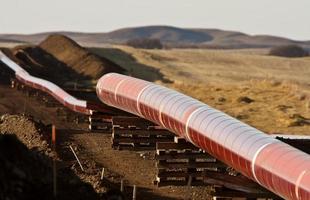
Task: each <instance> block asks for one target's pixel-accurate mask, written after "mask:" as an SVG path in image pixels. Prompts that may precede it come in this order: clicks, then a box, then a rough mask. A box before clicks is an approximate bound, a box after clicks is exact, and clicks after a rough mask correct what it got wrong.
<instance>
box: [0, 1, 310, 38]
mask: <svg viewBox="0 0 310 200" xmlns="http://www.w3.org/2000/svg"><path fill="white" fill-rule="evenodd" d="M0 2H1V10H0V33H34V32H44V31H56V30H57V31H58V30H66V31H83V32H106V31H111V30H114V29H117V28H122V27H131V26H141V25H173V26H179V27H196V28H220V29H227V30H238V31H243V32H246V33H249V34H272V35H278V36H285V37H289V38H293V39H300V40H310V0H153V1H151V0H0Z"/></svg>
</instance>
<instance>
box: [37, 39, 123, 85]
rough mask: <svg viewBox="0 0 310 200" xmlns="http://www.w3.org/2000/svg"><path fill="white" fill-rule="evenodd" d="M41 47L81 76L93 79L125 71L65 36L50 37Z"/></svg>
mask: <svg viewBox="0 0 310 200" xmlns="http://www.w3.org/2000/svg"><path fill="white" fill-rule="evenodd" d="M39 47H40V48H42V49H43V50H44V51H46V52H48V53H49V54H51V55H53V56H54V57H55V58H56V59H58V60H59V61H60V62H63V63H65V64H66V65H67V66H68V67H70V68H72V69H73V70H74V71H76V72H77V73H79V74H83V75H85V76H89V77H91V78H93V79H98V78H100V77H101V76H102V75H103V74H106V73H109V72H117V73H123V72H124V69H123V68H122V67H120V66H119V65H117V64H115V63H113V62H112V61H110V60H108V59H106V58H103V57H99V56H96V55H94V54H92V53H90V52H88V51H87V50H86V49H84V48H83V47H81V46H80V45H78V44H77V43H76V42H75V41H73V40H71V39H70V38H68V37H66V36H63V35H57V34H55V35H50V36H48V37H47V38H46V39H45V40H44V41H43V42H41V43H40V44H39Z"/></svg>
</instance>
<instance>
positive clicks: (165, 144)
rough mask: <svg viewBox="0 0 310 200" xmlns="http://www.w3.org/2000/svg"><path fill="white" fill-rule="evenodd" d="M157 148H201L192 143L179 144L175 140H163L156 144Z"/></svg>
mask: <svg viewBox="0 0 310 200" xmlns="http://www.w3.org/2000/svg"><path fill="white" fill-rule="evenodd" d="M156 150H196V151H198V150H199V148H198V147H196V146H194V145H193V144H191V143H183V144H178V143H174V142H162V143H157V144H156Z"/></svg>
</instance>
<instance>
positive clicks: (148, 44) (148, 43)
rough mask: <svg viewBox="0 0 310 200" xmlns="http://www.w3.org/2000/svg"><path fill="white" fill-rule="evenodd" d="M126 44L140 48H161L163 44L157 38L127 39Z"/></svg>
mask: <svg viewBox="0 0 310 200" xmlns="http://www.w3.org/2000/svg"><path fill="white" fill-rule="evenodd" d="M126 44H127V45H128V46H131V47H135V48H141V49H162V48H163V45H162V43H161V42H160V40H159V39H150V38H140V39H132V40H128V41H127V43H126Z"/></svg>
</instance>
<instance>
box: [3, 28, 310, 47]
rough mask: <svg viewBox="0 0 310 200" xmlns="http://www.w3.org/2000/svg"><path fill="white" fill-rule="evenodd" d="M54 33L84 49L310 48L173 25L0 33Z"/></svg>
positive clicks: (34, 37)
mask: <svg viewBox="0 0 310 200" xmlns="http://www.w3.org/2000/svg"><path fill="white" fill-rule="evenodd" d="M53 33H58V34H62V35H66V36H68V37H70V38H72V39H73V40H75V41H77V42H79V43H80V44H83V45H85V46H96V45H98V44H107V43H108V44H122V43H125V42H126V41H128V40H130V39H135V38H156V39H160V40H161V41H162V42H163V43H165V44H167V45H170V46H173V47H189V46H195V47H212V48H265V47H266V48H269V47H273V46H279V45H288V44H297V45H301V46H303V47H305V48H307V49H310V41H296V40H291V39H288V38H283V37H276V36H270V35H248V34H245V33H241V32H236V31H225V30H219V29H187V28H177V27H172V26H144V27H134V28H123V29H118V30H115V31H112V32H107V33H80V32H46V33H38V34H29V35H20V34H0V40H17V41H24V42H29V43H39V42H40V41H42V40H44V38H46V37H47V36H48V35H50V34H53Z"/></svg>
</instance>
